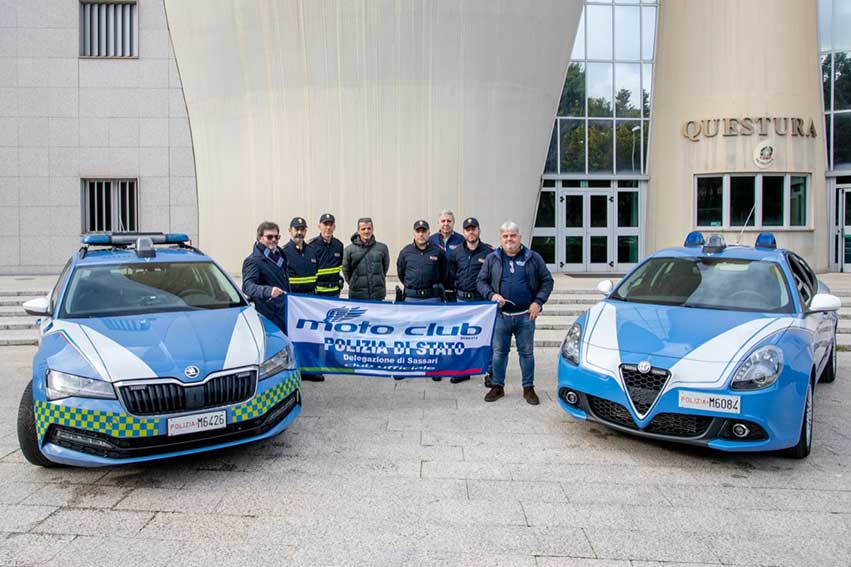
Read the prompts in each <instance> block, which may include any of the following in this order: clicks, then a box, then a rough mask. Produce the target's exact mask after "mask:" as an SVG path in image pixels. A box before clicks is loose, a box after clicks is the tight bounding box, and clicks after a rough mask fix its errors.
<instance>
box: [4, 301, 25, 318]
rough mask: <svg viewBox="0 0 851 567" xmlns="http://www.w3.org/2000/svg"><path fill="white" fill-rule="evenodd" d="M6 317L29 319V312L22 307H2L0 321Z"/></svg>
mask: <svg viewBox="0 0 851 567" xmlns="http://www.w3.org/2000/svg"><path fill="white" fill-rule="evenodd" d="M6 317H27V312H26V311H24V309H23V308H22V307H21V306H20V305H16V306H11V307H9V306H7V307H0V320H2V319H3V318H6Z"/></svg>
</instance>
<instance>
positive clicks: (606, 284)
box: [597, 280, 615, 297]
mask: <svg viewBox="0 0 851 567" xmlns="http://www.w3.org/2000/svg"><path fill="white" fill-rule="evenodd" d="M614 287H615V284H614V283H612V280H603V281H601V282H600V283H598V284H597V291H599V292H600V293H602V294H603V295H605V296H606V297H608V296H609V294H610V293H612V289H613V288H614Z"/></svg>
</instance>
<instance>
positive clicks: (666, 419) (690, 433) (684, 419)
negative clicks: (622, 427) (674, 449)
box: [644, 413, 712, 437]
mask: <svg viewBox="0 0 851 567" xmlns="http://www.w3.org/2000/svg"><path fill="white" fill-rule="evenodd" d="M711 423H712V418H711V417H707V416H705V415H689V414H686V413H660V414H659V415H657V416H656V417H654V418H653V419H652V420H651V421H650V423H649V424H648V425H647V427H646V428H645V429H644V431H647V432H648V433H656V434H658V435H671V436H673V437H699V436H701V435H703V434H704V433H706V430H707V429H709V425H710V424H711Z"/></svg>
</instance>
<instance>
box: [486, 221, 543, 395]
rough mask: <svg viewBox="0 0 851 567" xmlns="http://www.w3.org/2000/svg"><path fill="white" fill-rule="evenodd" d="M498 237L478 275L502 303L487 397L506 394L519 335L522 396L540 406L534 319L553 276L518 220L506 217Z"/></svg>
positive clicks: (489, 294)
mask: <svg viewBox="0 0 851 567" xmlns="http://www.w3.org/2000/svg"><path fill="white" fill-rule="evenodd" d="M499 240H500V244H501V247H500V249H499V250H497V251H495V252H494V253H493V254H490V255H489V256H488V257H487V258H485V263H484V265H483V266H482V270H481V271H480V272H479V277H478V280H477V287H478V290H479V293H480V294H481V295H482V297H484V298H485V299H488V300H490V301H496V302H497V303H499V314H498V315H497V319H496V327H495V328H494V331H493V387H492V388H491V389H490V390H489V391H488V393H487V394H485V401H486V402H494V401H496V400H498V399H499V398H501V397H502V396H503V395H504V394H505V392H504V386H505V369H506V367H507V366H508V352H509V350H510V348H511V336H512V335H514V337H515V340H516V342H517V353H518V354H519V355H520V372H521V374H522V376H523V397H524V398H525V399H526V401H527V402H528V403H529V404H531V405H533V406H536V405H538V404H539V403H540V400H539V399H538V396H537V394H535V387H534V385H535V355H534V348H535V319H537V318H538V314H539V313H540V312H541V308H542V307H543V305H544V303H546V302H547V299H549V297H550V293H552V291H553V283H554V282H553V276H552V274H550V271H549V270H548V269H547V265H546V263H545V262H544V259H543V258H542V257H541V255H540V254H538V253H537V252H535V251H533V250H530V249H528V248H526V247H525V246H523V245H522V244H521V243H520V227H519V226H517V224H516V223H513V222H511V221H509V222H506V223H504V224H503V225H502V226H501V227H500V228H499Z"/></svg>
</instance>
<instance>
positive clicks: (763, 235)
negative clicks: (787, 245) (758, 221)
mask: <svg viewBox="0 0 851 567" xmlns="http://www.w3.org/2000/svg"><path fill="white" fill-rule="evenodd" d="M754 248H762V249H763V250H775V249H777V240H776V239H775V238H774V234H773V233H771V232H760V233H759V236H757V237H756V244H754Z"/></svg>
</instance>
